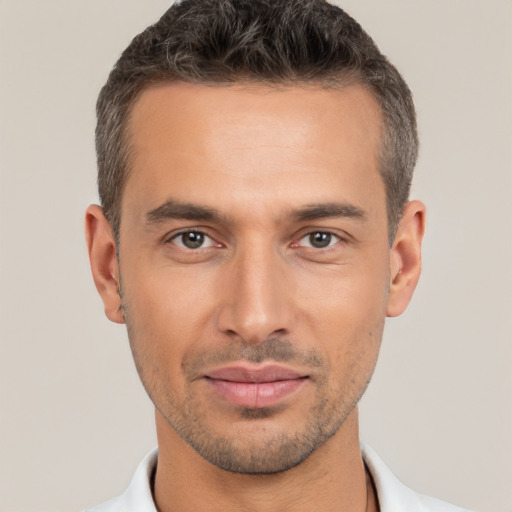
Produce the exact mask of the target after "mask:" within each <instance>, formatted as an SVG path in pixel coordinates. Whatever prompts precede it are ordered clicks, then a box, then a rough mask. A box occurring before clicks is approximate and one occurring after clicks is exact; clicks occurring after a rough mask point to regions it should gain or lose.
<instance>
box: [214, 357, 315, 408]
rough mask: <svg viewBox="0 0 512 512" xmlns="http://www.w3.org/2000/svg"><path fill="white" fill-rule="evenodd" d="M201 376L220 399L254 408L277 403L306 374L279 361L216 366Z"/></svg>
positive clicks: (299, 383)
mask: <svg viewBox="0 0 512 512" xmlns="http://www.w3.org/2000/svg"><path fill="white" fill-rule="evenodd" d="M204 378H205V380H206V382H207V384H208V385H209V386H210V387H211V388H212V389H213V390H214V391H215V392H216V394H218V395H220V397H222V398H223V399H224V400H227V401H228V402H230V403H232V404H233V405H237V406H241V407H249V408H254V409H257V408H261V407H270V406H272V405H276V404H278V403H279V402H281V401H282V400H284V399H285V398H286V397H288V396H289V395H291V394H292V393H294V392H295V391H297V390H298V389H299V388H300V387H301V386H302V385H303V384H304V383H305V381H306V380H307V376H305V375H301V374H300V373H298V372H296V371H295V370H291V369H289V368H285V367H282V366H279V365H268V366H264V367H260V368H249V367H245V366H231V367H225V368H219V369H215V370H212V371H209V372H207V373H206V374H205V375H204Z"/></svg>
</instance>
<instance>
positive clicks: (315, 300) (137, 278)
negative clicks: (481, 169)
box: [87, 0, 423, 473]
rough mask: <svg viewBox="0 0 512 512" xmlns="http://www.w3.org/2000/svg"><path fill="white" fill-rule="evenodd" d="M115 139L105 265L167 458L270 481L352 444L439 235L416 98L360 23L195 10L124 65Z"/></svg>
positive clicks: (163, 27)
mask: <svg viewBox="0 0 512 512" xmlns="http://www.w3.org/2000/svg"><path fill="white" fill-rule="evenodd" d="M97 142H98V156H99V184H100V195H101V199H102V206H103V209H101V208H100V207H95V206H93V207H91V208H90V209H89V210H88V214H87V238H88V245H89V253H90V258H91V265H92V270H93V275H94V279H95V282H96V286H97V288H98V290H99V292H100V294H101V296H102V298H103V301H104V304H105V311H106V314H107V316H108V317H109V318H110V319H111V320H112V321H114V322H119V323H126V324H127V328H128V334H129V338H130V345H131V348H132V352H133V355H134V359H135V363H136V366H137V369H138V372H139V374H140V376H141V380H142V382H143V384H144V386H145V387H146V390H147V392H148V394H149V395H150V397H151V399H152V400H153V402H154V404H155V406H156V409H157V430H158V434H159V444H160V447H161V448H163V447H164V446H168V445H171V444H172V445H173V447H174V450H175V451H179V450H178V449H177V447H180V446H181V444H180V443H182V444H185V445H187V446H191V447H192V448H193V449H194V453H195V454H196V455H197V457H199V458H200V460H202V461H208V463H212V464H213V465H214V466H216V467H217V468H221V469H226V470H229V471H236V472H242V473H273V472H280V471H284V470H287V469H290V468H292V467H294V466H296V465H298V464H300V463H301V462H303V461H304V460H306V459H308V458H309V457H311V456H312V455H313V454H317V453H318V452H319V451H320V449H321V447H322V446H324V444H326V443H327V442H328V441H331V440H333V439H334V440H336V439H338V440H340V439H341V440H343V439H345V441H346V440H347V439H348V438H350V439H351V440H352V441H354V436H355V437H357V435H356V434H355V433H354V428H355V427H354V425H356V423H357V422H355V421H354V417H356V416H355V415H356V412H355V411H356V404H357V402H358V400H359V398H360V397H361V395H362V393H363V392H364V390H365V389H366V386H367V384H368V382H369V380H370V377H371V375H372V372H373V369H374V366H375V363H376V360H377V355H378V352H379V347H380V342H381V337H382V332H383V326H384V319H385V316H386V315H388V316H395V315H398V314H400V313H401V312H402V311H403V310H404V309H405V308H406V306H407V304H408V302H409V300H410V298H411V295H412V292H413V290H414V287H415V285H416V282H417V280H418V277H419V272H420V246H421V237H422V234H423V206H422V205H421V203H417V202H412V203H411V202H409V203H407V195H408V190H409V184H410V179H411V173H412V167H413V164H414V160H415V157H416V132H415V121H414V112H413V107H412V102H411V97H410V93H409V90H408V89H407V86H406V85H405V84H404V82H403V80H402V79H401V78H400V76H399V75H398V73H397V72H396V70H395V69H394V68H393V67H392V66H391V65H390V64H389V63H388V62H387V60H386V59H385V58H384V57H383V56H382V55H380V53H379V52H378V50H377V49H376V47H375V46H374V44H373V43H372V41H371V39H370V38H369V37H368V36H367V35H366V34H365V33H364V32H363V31H362V29H361V28H360V27H359V25H357V23H356V22H355V21H353V20H352V19H351V18H349V17H348V16H347V15H346V14H345V13H343V11H341V10H339V9H337V8H335V7H332V6H330V5H329V4H327V3H324V2H321V1H317V0H312V1H296V0H287V1H275V0H273V1H267V0H260V1H258V0H250V1H247V2H244V1H239V0H237V1H234V0H233V1H228V0H217V1H214V0H201V1H184V2H181V3H179V4H176V5H175V6H173V7H172V8H171V9H170V10H169V11H168V12H167V13H166V14H165V15H164V16H163V18H162V19H161V20H160V21H159V22H158V23H157V24H156V25H154V26H152V27H150V28H149V29H147V30H146V31H145V32H144V33H143V34H141V35H140V36H138V37H137V38H135V39H134V41H133V42H132V44H131V45H130V47H129V48H128V49H127V50H126V51H125V52H124V53H123V55H122V57H121V59H120V61H119V62H118V63H117V65H116V67H115V69H114V70H113V72H112V74H111V75H110V77H109V81H108V82H107V85H106V86H105V87H104V88H103V90H102V92H101V95H100V99H99V102H98V130H97ZM347 425H348V426H347ZM340 432H341V433H340ZM339 442H341V441H339ZM331 445H332V441H331ZM338 447H339V444H338Z"/></svg>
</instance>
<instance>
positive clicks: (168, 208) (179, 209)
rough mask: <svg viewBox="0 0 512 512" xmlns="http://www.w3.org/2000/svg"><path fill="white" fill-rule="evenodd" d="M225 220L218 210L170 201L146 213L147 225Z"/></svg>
mask: <svg viewBox="0 0 512 512" xmlns="http://www.w3.org/2000/svg"><path fill="white" fill-rule="evenodd" d="M222 218H224V215H222V214H221V213H220V212H219V211H218V210H216V209H214V208H209V207H206V206H199V205H195V204H191V203H183V202H180V201H174V200H169V201H166V202H165V203H163V204H162V205H160V206H158V207H157V208H155V209H154V210H151V211H149V212H148V213H146V216H145V220H146V224H158V223H160V222H164V221H166V220H169V219H184V220H195V221H217V220H220V219H222Z"/></svg>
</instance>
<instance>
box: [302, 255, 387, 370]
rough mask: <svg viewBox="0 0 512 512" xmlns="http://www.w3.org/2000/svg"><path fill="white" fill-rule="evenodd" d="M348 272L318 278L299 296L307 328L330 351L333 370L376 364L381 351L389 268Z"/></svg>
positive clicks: (350, 268)
mask: <svg viewBox="0 0 512 512" xmlns="http://www.w3.org/2000/svg"><path fill="white" fill-rule="evenodd" d="M354 267H355V265H354V266H344V267H342V268H339V269H336V270H333V271H332V272H331V273H330V275H324V276H321V279H320V278H318V276H313V277H312V278H311V280H310V282H309V283H308V282H307V280H303V281H302V282H303V284H304V285H305V286H303V287H301V291H300V292H299V293H298V296H299V297H300V298H299V300H298V304H300V306H299V307H300V310H301V311H300V315H299V318H302V322H303V325H304V328H305V329H306V330H308V331H310V335H311V336H312V337H313V338H314V339H316V340H317V342H318V343H319V344H320V345H321V346H322V348H323V350H325V351H326V353H327V354H328V357H329V359H330V361H331V364H333V365H337V366H343V367H346V366H347V365H350V364H355V361H356V360H360V361H363V360H365V359H367V360H368V364H369V365H373V364H374V360H375V359H376V357H377V353H378V350H379V347H380V341H381V338H382V331H383V327H384V319H385V313H386V303H387V275H388V273H387V267H385V266H384V265H383V264H382V263H381V264H380V266H377V265H369V266H367V267H366V268H365V269H361V268H359V269H356V268H354Z"/></svg>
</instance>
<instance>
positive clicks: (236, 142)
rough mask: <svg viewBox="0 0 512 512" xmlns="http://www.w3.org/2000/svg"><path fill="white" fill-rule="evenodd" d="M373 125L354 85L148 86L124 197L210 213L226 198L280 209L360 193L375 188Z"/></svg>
mask: <svg viewBox="0 0 512 512" xmlns="http://www.w3.org/2000/svg"><path fill="white" fill-rule="evenodd" d="M381 125H382V123H381V113H380V108H379V106H378V103H377V101H376V100H375V98H374V97H373V95H372V94H371V93H370V92H368V90H367V89H365V88H364V87H363V86H361V85H350V86H347V87H345V88H343V89H341V90H335V89H326V88H316V89H306V88H299V87H294V88H287V89H277V88H273V87H268V86H263V85H249V86H241V85H237V86H231V87H220V86H217V87H214V86H205V85H193V84H184V83H173V84H160V85H156V86H152V87H150V88H148V89H147V90H145V91H144V92H143V93H142V94H141V95H140V96H139V98H138V99H137V101H136V102H135V104H134V106H133V109H132V113H131V118H130V122H129V127H128V133H129V139H130V143H131V147H132V152H131V154H132V162H131V172H130V175H129V177H128V180H127V185H126V189H125V195H132V196H137V197H138V198H139V199H140V200H144V201H146V202H152V203H153V204H152V205H148V206H154V205H157V204H158V203H159V202H162V201H164V200H166V196H169V195H172V196H173V197H176V195H178V196H181V197H178V199H186V200H187V201H188V202H190V201H200V202H202V203H204V202H205V201H207V202H209V203H210V204H211V205H212V206H215V207H216V208H218V207H219V205H218V204H215V203H222V204H226V205H227V206H229V204H230V203H233V202H234V201H235V199H237V200H238V201H239V202H240V203H243V202H244V201H245V202H247V201H252V202H253V203H258V204H264V203H266V204H267V206H268V202H272V203H273V204H276V203H279V202H282V203H283V206H286V207H289V206H290V202H293V200H294V198H293V197H292V195H293V193H295V194H296V196H301V197H300V200H301V201H302V202H305V203H307V202H309V203H318V202H319V201H322V200H332V199H334V198H333V197H325V198H324V197H319V196H322V195H331V196H332V191H339V192H340V193H342V194H345V195H346V196H350V195H351V194H352V195H353V196H356V195H357V194H358V193H359V194H361V193H362V195H363V196H364V195H365V192H368V190H365V189H368V188H369V189H371V188H372V187H368V183H369V181H373V182H374V185H375V186H377V187H380V188H381V189H382V190H380V192H383V184H382V182H381V179H380V175H379V174H378V156H379V149H380V137H381ZM227 192H230V194H228V193H227ZM308 195H310V196H311V197H309V198H308V197H307V196H308ZM235 196H236V197H235ZM297 199H299V198H298V197H297ZM344 199H348V200H351V201H352V203H354V202H357V198H356V197H345V198H344ZM124 202H125V200H124V198H123V203H124Z"/></svg>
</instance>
